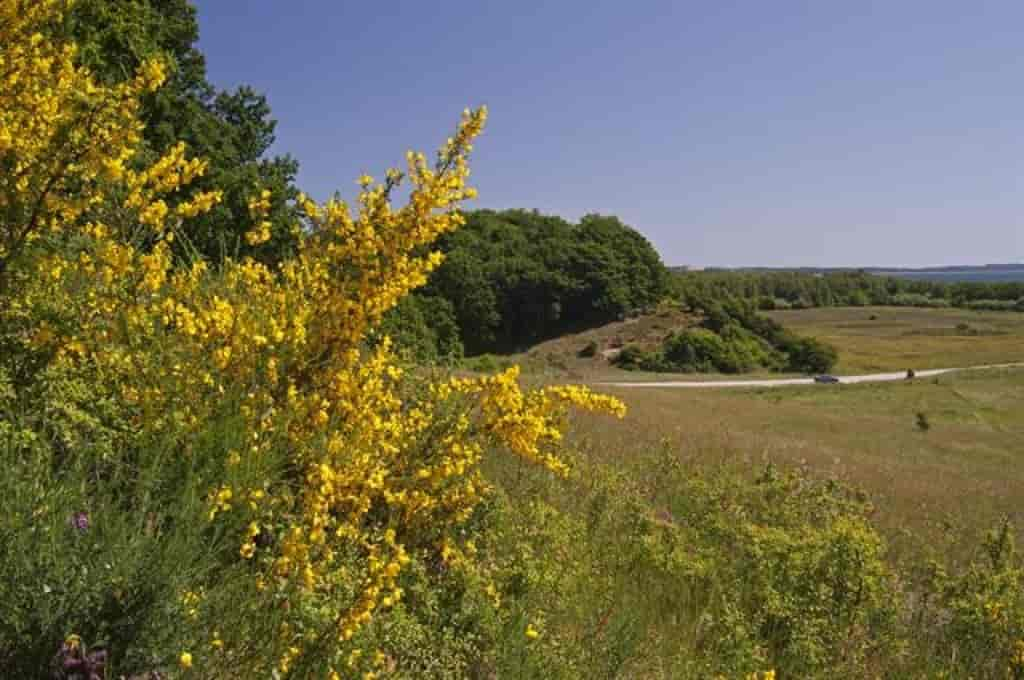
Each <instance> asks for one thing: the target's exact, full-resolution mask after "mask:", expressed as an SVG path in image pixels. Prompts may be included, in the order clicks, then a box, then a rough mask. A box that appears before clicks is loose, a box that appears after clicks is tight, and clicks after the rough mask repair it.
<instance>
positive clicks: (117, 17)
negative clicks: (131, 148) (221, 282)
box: [61, 0, 299, 262]
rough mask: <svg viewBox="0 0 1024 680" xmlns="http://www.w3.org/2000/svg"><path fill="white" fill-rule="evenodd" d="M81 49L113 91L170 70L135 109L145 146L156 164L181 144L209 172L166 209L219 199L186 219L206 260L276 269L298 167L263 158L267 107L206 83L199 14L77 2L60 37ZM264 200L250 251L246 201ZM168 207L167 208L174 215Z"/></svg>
mask: <svg viewBox="0 0 1024 680" xmlns="http://www.w3.org/2000/svg"><path fill="white" fill-rule="evenodd" d="M61 32H62V33H63V34H64V35H65V36H66V37H67V38H69V39H71V40H73V41H74V42H75V43H76V44H77V45H78V58H79V60H80V61H81V63H82V64H83V65H84V66H87V67H88V68H89V69H90V70H91V71H92V72H93V74H94V77H95V78H96V79H97V80H98V81H100V82H104V83H116V82H119V81H122V80H124V79H125V78H126V77H127V76H129V75H131V74H133V73H135V72H136V70H138V68H139V67H140V66H141V65H142V64H143V63H145V62H146V60H148V59H151V58H159V59H160V60H161V61H163V62H164V63H165V64H166V66H167V72H168V80H167V83H166V85H165V86H164V87H163V88H161V89H160V90H158V91H156V92H154V93H151V94H148V95H147V96H145V97H144V98H143V100H142V109H141V112H140V119H141V121H142V123H143V124H144V126H145V128H144V131H143V137H144V140H145V148H146V150H147V151H148V153H144V154H143V156H144V157H145V156H148V158H147V160H150V161H151V160H153V159H155V158H158V157H160V156H161V155H163V154H164V153H166V152H167V150H168V149H170V148H171V147H172V146H173V145H174V144H177V143H178V142H184V143H185V144H186V146H187V149H188V152H189V154H190V155H191V156H195V157H201V158H204V159H205V160H206V161H207V163H208V166H207V170H206V173H205V175H204V176H203V177H200V178H197V179H196V180H195V181H194V182H193V183H192V185H191V186H190V187H188V188H186V189H183V190H182V191H181V192H179V195H178V196H176V197H171V198H169V199H168V200H169V202H171V203H180V202H183V201H187V200H189V199H191V198H192V197H194V196H195V195H196V194H198V193H199V192H203V191H209V190H212V189H214V188H216V189H218V190H220V191H223V193H224V197H223V200H222V201H221V202H220V203H219V204H218V205H216V206H214V207H213V208H212V209H211V210H210V211H209V212H207V213H205V214H201V215H196V216H194V217H190V218H189V219H188V220H187V222H186V224H185V229H184V233H185V234H186V235H187V237H188V239H189V240H190V241H191V244H181V245H180V246H179V247H189V246H190V245H191V246H193V247H194V248H195V249H197V250H198V251H199V252H200V253H201V254H203V255H204V256H207V257H210V258H213V259H219V258H221V257H223V256H225V255H233V256H240V255H251V256H253V257H255V258H256V259H258V260H261V261H264V262H276V261H279V260H280V259H281V258H282V257H284V256H285V255H287V253H289V252H291V251H292V249H293V248H294V245H295V234H294V233H293V226H294V224H295V222H296V220H297V216H296V213H295V211H294V209H293V208H292V207H291V206H290V201H291V199H294V198H295V197H296V195H297V190H296V189H295V186H294V180H295V175H296V173H297V172H298V168H299V166H298V162H297V161H296V160H295V159H293V158H291V157H290V156H273V157H267V152H268V150H269V149H270V147H271V145H272V144H273V143H274V130H275V127H276V125H277V121H275V120H274V119H273V118H271V117H270V106H269V104H268V103H267V100H266V97H265V96H264V95H262V94H260V93H258V92H256V91H255V90H253V89H252V88H251V87H248V86H245V85H243V86H240V87H238V88H237V89H235V90H234V91H223V90H218V89H217V88H216V87H214V86H213V85H212V84H210V82H209V81H208V80H207V79H206V63H205V60H204V58H203V55H202V53H201V52H200V51H199V50H198V49H197V48H196V42H197V40H198V38H199V26H198V22H197V18H196V10H195V8H194V7H193V6H192V3H190V2H188V1H187V0H134V1H133V2H123V1H120V0H79V1H78V2H76V3H75V4H74V6H73V9H72V12H71V13H70V14H69V15H68V16H67V18H66V20H65V21H64V22H63V25H62V27H61ZM264 189H267V190H269V191H270V201H271V203H270V208H269V210H268V211H267V219H268V221H269V222H270V225H271V227H270V233H271V238H270V239H268V240H267V241H266V242H263V243H250V242H249V241H247V240H246V239H245V237H244V234H245V231H246V229H247V228H248V227H247V225H248V224H249V222H250V215H249V210H248V204H249V200H250V199H251V198H252V197H253V196H255V195H257V194H259V193H260V192H261V191H262V190H264ZM171 207H174V206H173V205H172V206H171Z"/></svg>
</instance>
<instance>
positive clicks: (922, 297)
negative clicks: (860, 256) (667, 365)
mask: <svg viewBox="0 0 1024 680" xmlns="http://www.w3.org/2000/svg"><path fill="white" fill-rule="evenodd" d="M672 285H673V290H674V292H675V294H676V295H677V296H679V297H680V298H681V299H683V300H688V301H689V300H694V299H718V300H721V299H725V298H729V297H736V298H742V299H744V300H750V301H753V302H754V303H755V304H756V305H757V306H758V307H759V308H760V309H788V308H795V309H800V308H807V307H832V306H864V305H897V306H905V307H949V306H955V307H969V308H975V309H998V310H1002V309H1007V310H1009V309H1017V310H1018V311H1021V310H1024V281H1009V282H996V283H989V282H985V281H958V282H955V283H942V282H939V281H923V280H915V279H904V278H898V277H893V276H880V275H876V274H870V273H868V272H862V271H841V272H825V273H811V272H798V271H767V272H764V271H762V272H758V271H720V270H713V271H703V272H677V273H675V274H674V275H673V277H672Z"/></svg>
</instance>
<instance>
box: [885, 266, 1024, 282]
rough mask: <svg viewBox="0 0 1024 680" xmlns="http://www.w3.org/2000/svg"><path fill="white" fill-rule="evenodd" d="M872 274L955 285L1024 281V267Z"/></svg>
mask: <svg viewBox="0 0 1024 680" xmlns="http://www.w3.org/2000/svg"><path fill="white" fill-rule="evenodd" d="M871 273H872V274H880V275H882V276H895V277H897V278H901V279H916V280H918V281H938V282H940V283H955V282H956V281H985V282H986V283H1006V282H1007V281H1024V267H1022V268H1021V269H996V270H988V271H986V270H978V269H965V270H956V269H943V270H941V271H924V270H917V271H879V270H875V271H872V272H871Z"/></svg>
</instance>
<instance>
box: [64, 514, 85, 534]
mask: <svg viewBox="0 0 1024 680" xmlns="http://www.w3.org/2000/svg"><path fill="white" fill-rule="evenodd" d="M68 523H69V524H70V525H71V528H72V529H77V530H78V531H80V532H83V533H84V532H85V531H86V530H88V528H89V515H87V514H86V513H85V512H82V511H79V512H76V513H74V514H72V515H71V517H70V518H69V519H68Z"/></svg>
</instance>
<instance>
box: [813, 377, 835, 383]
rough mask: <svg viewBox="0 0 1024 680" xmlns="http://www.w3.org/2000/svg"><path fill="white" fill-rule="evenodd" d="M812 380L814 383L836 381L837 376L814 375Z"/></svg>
mask: <svg viewBox="0 0 1024 680" xmlns="http://www.w3.org/2000/svg"><path fill="white" fill-rule="evenodd" d="M814 382H816V383H837V382H839V378H837V377H835V376H834V375H816V376H814Z"/></svg>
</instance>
